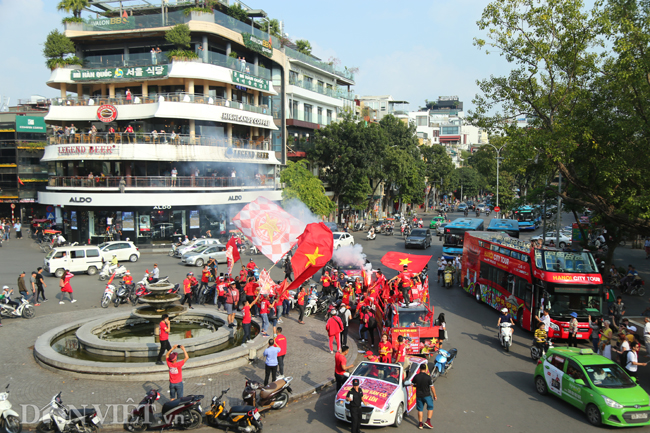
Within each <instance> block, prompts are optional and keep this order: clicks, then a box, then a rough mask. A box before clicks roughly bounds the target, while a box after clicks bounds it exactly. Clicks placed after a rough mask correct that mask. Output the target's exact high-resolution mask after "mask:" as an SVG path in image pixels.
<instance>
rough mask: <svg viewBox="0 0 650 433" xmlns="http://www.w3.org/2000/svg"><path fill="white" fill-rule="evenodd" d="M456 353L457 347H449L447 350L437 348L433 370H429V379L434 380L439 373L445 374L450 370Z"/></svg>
mask: <svg viewBox="0 0 650 433" xmlns="http://www.w3.org/2000/svg"><path fill="white" fill-rule="evenodd" d="M457 354H458V349H451V350H450V351H449V352H447V351H446V350H444V349H438V354H437V355H436V361H435V365H434V366H433V370H431V379H432V380H433V381H434V382H435V381H436V379H438V377H440V375H446V374H447V372H448V371H449V370H451V367H452V366H453V365H454V359H456V355H457Z"/></svg>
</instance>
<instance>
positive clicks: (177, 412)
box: [124, 389, 203, 432]
mask: <svg viewBox="0 0 650 433" xmlns="http://www.w3.org/2000/svg"><path fill="white" fill-rule="evenodd" d="M159 398H160V393H159V392H158V390H155V389H152V390H150V391H149V392H148V393H147V395H145V397H144V398H143V399H142V401H141V402H140V404H138V406H137V407H136V408H135V409H133V411H132V412H131V415H129V418H128V420H127V422H126V424H125V425H124V427H125V428H126V429H127V430H128V431H136V432H141V431H144V430H146V429H147V428H150V429H152V430H153V429H156V430H163V429H165V428H182V429H192V428H196V427H198V426H199V425H201V421H202V420H203V415H202V414H203V409H201V400H202V399H203V396H202V395H188V396H186V397H182V398H179V399H176V400H172V401H168V402H167V403H165V404H163V406H162V409H161V411H160V413H156V412H155V403H156V400H158V399H159Z"/></svg>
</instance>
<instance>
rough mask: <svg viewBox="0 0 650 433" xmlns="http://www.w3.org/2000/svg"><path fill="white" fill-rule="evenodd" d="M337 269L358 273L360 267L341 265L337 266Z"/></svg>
mask: <svg viewBox="0 0 650 433" xmlns="http://www.w3.org/2000/svg"><path fill="white" fill-rule="evenodd" d="M339 269H340V270H342V271H360V270H361V266H359V265H343V266H339Z"/></svg>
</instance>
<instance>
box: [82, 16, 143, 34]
mask: <svg viewBox="0 0 650 433" xmlns="http://www.w3.org/2000/svg"><path fill="white" fill-rule="evenodd" d="M88 25H89V26H91V27H92V31H102V30H105V31H110V30H129V29H133V28H135V17H130V16H128V15H126V12H125V13H124V15H122V16H119V17H110V18H96V19H89V20H88Z"/></svg>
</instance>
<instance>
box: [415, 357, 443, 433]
mask: <svg viewBox="0 0 650 433" xmlns="http://www.w3.org/2000/svg"><path fill="white" fill-rule="evenodd" d="M413 385H415V398H416V400H415V405H416V407H417V410H418V421H419V422H420V425H419V426H418V428H419V429H422V412H423V411H424V405H425V404H426V405H427V420H426V422H425V423H424V426H425V427H426V428H433V426H432V425H431V417H432V416H433V400H438V397H437V396H436V388H434V386H433V379H431V376H429V374H428V373H427V364H426V363H425V364H422V365H420V372H419V373H418V374H416V375H415V377H414V378H413ZM431 395H433V398H432V397H431Z"/></svg>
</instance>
